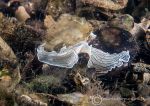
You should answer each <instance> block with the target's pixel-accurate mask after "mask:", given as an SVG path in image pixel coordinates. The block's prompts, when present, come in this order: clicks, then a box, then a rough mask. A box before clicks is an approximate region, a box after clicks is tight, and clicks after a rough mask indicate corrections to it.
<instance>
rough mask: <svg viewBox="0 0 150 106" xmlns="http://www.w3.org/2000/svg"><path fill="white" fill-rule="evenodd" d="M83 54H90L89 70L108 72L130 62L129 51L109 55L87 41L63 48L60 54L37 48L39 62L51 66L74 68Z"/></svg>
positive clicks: (41, 46) (40, 47) (41, 47)
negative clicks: (80, 54)
mask: <svg viewBox="0 0 150 106" xmlns="http://www.w3.org/2000/svg"><path fill="white" fill-rule="evenodd" d="M81 52H83V53H88V54H89V57H90V58H89V61H88V64H87V67H88V68H96V69H102V70H107V71H111V70H112V68H115V67H120V66H122V65H123V62H128V61H129V59H130V55H129V51H122V52H120V53H118V54H117V53H114V54H109V53H106V52H103V51H102V50H100V49H96V48H93V47H92V46H89V45H88V43H87V42H85V41H82V42H80V43H77V44H75V45H73V46H69V47H68V48H66V47H63V48H62V49H61V50H60V51H59V52H56V51H52V52H46V51H45V50H44V47H43V45H40V46H39V47H38V48H37V57H38V60H39V61H41V62H43V63H46V64H49V65H53V66H58V67H64V68H72V67H73V66H74V65H75V64H76V63H77V62H78V59H79V57H78V54H79V53H81Z"/></svg>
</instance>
